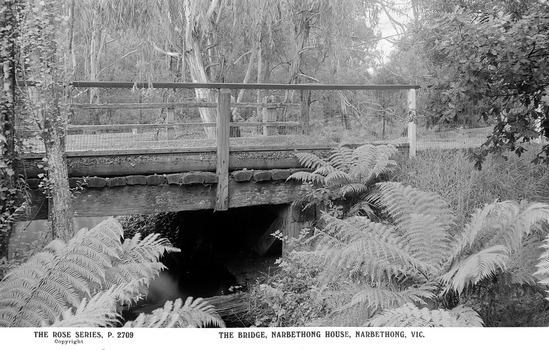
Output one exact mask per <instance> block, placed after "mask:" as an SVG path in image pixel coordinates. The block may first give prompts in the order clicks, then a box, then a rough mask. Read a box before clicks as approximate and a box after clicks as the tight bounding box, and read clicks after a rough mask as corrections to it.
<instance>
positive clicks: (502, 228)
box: [448, 201, 549, 264]
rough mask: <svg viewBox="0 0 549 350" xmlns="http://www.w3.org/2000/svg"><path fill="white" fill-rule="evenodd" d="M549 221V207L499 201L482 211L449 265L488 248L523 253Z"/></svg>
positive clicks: (461, 240) (453, 253)
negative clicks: (526, 241) (530, 237)
mask: <svg viewBox="0 0 549 350" xmlns="http://www.w3.org/2000/svg"><path fill="white" fill-rule="evenodd" d="M544 221H549V205H547V204H543V203H531V204H529V203H527V202H525V201H523V202H520V203H518V202H515V201H504V202H498V201H495V202H493V203H490V204H486V205H485V206H484V207H483V208H481V209H478V210H477V211H476V212H475V213H474V214H473V215H472V216H471V220H470V222H469V223H468V224H467V225H466V227H465V230H464V231H463V232H462V234H461V236H460V237H459V238H458V240H457V244H455V246H454V248H453V250H452V253H451V254H450V256H449V259H448V263H449V264H451V263H453V262H454V261H455V260H457V259H460V256H464V255H465V256H466V255H469V254H471V253H474V252H475V251H478V250H481V249H482V248H484V247H489V246H493V245H503V246H505V247H506V248H507V250H508V251H509V252H510V253H511V254H512V253H514V252H516V251H517V250H519V249H520V247H521V245H522V242H523V240H524V238H525V237H527V236H528V235H529V233H530V232H531V231H532V230H533V229H536V228H538V227H539V225H540V224H541V223H542V222H544Z"/></svg>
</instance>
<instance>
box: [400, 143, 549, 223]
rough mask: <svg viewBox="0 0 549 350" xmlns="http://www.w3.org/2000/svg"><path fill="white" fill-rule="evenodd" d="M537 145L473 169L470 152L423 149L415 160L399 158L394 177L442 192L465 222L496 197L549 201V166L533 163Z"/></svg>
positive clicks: (427, 189) (460, 219) (492, 158)
mask: <svg viewBox="0 0 549 350" xmlns="http://www.w3.org/2000/svg"><path fill="white" fill-rule="evenodd" d="M538 148H539V146H531V149H530V150H529V151H527V152H526V153H525V154H523V155H522V156H521V157H518V156H517V155H515V154H509V155H508V160H504V159H503V158H501V157H496V156H489V157H488V158H487V159H486V161H485V162H484V163H483V166H482V170H475V169H474V166H473V162H472V161H471V160H470V159H469V157H468V153H467V152H468V151H464V150H459V149H453V150H443V149H430V150H423V151H419V152H418V154H417V157H416V158H414V159H401V160H399V167H398V170H397V172H396V173H395V174H394V176H393V179H392V180H393V181H399V182H403V183H405V184H408V185H412V186H414V187H417V188H419V189H422V190H425V191H431V192H436V193H438V194H440V195H441V196H442V197H443V198H444V199H445V200H446V201H448V202H449V203H450V205H451V206H452V209H453V210H454V212H455V213H457V215H458V217H457V219H458V223H459V224H462V223H464V222H465V221H466V219H467V218H468V217H469V216H470V215H471V214H472V213H473V211H474V210H475V209H476V208H479V207H481V206H482V205H484V204H485V203H490V202H493V201H494V200H496V199H499V200H502V201H503V200H522V199H526V200H529V201H536V202H545V203H549V167H548V166H547V165H536V164H533V163H532V159H533V158H534V156H535V155H536V154H537V152H538V151H539V150H538ZM403 158H404V157H403Z"/></svg>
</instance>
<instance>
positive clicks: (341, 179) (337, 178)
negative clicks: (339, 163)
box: [325, 169, 353, 186]
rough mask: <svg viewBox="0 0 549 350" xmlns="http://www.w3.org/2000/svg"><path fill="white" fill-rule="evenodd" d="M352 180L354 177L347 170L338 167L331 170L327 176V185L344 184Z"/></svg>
mask: <svg viewBox="0 0 549 350" xmlns="http://www.w3.org/2000/svg"><path fill="white" fill-rule="evenodd" d="M352 181H353V179H352V178H351V177H349V175H348V174H347V173H346V172H344V171H341V170H337V169H335V170H333V171H330V172H329V173H328V174H327V175H326V177H325V183H326V185H327V186H337V185H343V184H348V183H350V182H352Z"/></svg>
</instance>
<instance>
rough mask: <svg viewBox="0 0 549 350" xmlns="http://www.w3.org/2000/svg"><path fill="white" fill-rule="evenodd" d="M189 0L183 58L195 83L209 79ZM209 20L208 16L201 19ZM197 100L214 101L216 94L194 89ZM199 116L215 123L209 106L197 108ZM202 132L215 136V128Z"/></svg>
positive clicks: (193, 9)
mask: <svg viewBox="0 0 549 350" xmlns="http://www.w3.org/2000/svg"><path fill="white" fill-rule="evenodd" d="M195 5H196V4H192V3H191V1H190V0H185V1H184V3H183V8H184V11H185V20H186V28H185V29H186V30H185V49H186V51H185V58H186V60H187V65H188V67H189V72H190V73H191V80H192V81H193V82H195V83H208V82H209V79H208V76H207V74H206V69H205V68H204V61H203V59H202V52H201V50H200V43H199V41H198V38H197V35H198V34H197V33H196V27H198V25H200V24H199V23H198V24H197V23H196V22H195V15H196V14H195V13H194V12H195V8H194V6H195ZM203 20H204V21H207V20H209V19H208V18H205V19H203ZM195 96H196V100H197V101H205V102H216V101H217V99H216V94H215V93H214V92H213V91H212V90H210V89H195ZM198 111H199V113H200V117H201V118H202V121H203V122H204V123H215V121H216V112H215V110H214V109H211V108H199V109H198ZM204 132H205V133H206V136H207V137H208V138H215V128H211V127H204Z"/></svg>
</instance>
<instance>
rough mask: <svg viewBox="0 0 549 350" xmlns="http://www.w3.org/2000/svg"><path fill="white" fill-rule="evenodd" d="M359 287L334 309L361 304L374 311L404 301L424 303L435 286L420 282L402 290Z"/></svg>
mask: <svg viewBox="0 0 549 350" xmlns="http://www.w3.org/2000/svg"><path fill="white" fill-rule="evenodd" d="M359 288H360V289H361V290H360V291H359V292H357V293H356V294H354V295H353V297H352V299H351V301H350V302H349V303H347V304H345V305H343V306H342V307H341V308H339V309H338V310H336V311H341V310H347V309H350V308H353V307H357V306H361V307H367V308H369V309H371V310H372V312H376V311H378V310H381V309H386V308H395V307H398V306H401V305H403V304H406V303H420V304H425V301H426V300H429V299H431V298H433V297H434V296H435V295H434V290H435V287H434V286H433V285H431V284H422V285H420V286H418V287H410V288H407V289H404V290H396V289H394V288H389V287H381V286H376V287H369V286H364V285H362V286H359Z"/></svg>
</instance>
